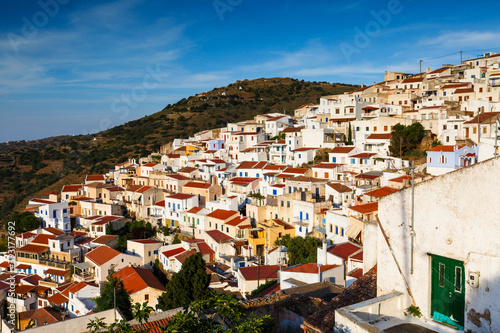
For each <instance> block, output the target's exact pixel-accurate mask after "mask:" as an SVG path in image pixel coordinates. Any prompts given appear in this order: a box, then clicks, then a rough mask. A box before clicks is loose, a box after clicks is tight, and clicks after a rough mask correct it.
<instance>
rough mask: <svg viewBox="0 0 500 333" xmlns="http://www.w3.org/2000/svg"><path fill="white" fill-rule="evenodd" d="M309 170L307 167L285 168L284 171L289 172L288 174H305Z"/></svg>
mask: <svg viewBox="0 0 500 333" xmlns="http://www.w3.org/2000/svg"><path fill="white" fill-rule="evenodd" d="M307 170H309V169H306V168H290V167H288V168H286V169H285V170H283V173H287V174H295V175H303V174H305V173H306V172H307Z"/></svg>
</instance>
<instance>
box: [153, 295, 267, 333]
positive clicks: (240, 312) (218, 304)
mask: <svg viewBox="0 0 500 333" xmlns="http://www.w3.org/2000/svg"><path fill="white" fill-rule="evenodd" d="M205 312H210V313H213V314H214V315H212V316H206V317H205V318H204V316H201V314H202V313H205ZM273 327H274V319H272V318H271V316H269V315H262V316H260V317H257V316H256V315H255V314H252V315H250V316H246V315H245V311H244V307H243V306H242V305H241V303H240V302H238V300H237V299H236V298H235V297H234V296H230V295H222V294H218V293H216V292H213V293H211V294H210V295H209V297H207V298H206V299H203V300H198V301H194V302H192V303H191V305H190V306H189V308H186V309H185V310H184V311H182V312H179V313H177V314H176V315H175V316H173V317H172V319H170V321H169V322H168V325H167V326H165V327H162V329H163V332H172V333H173V332H198V333H202V332H223V331H224V332H231V333H237V332H248V333H253V332H256V333H264V332H272V331H273Z"/></svg>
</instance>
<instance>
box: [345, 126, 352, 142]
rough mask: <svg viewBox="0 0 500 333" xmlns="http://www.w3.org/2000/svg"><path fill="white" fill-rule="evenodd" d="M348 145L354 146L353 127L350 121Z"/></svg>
mask: <svg viewBox="0 0 500 333" xmlns="http://www.w3.org/2000/svg"><path fill="white" fill-rule="evenodd" d="M345 144H346V145H347V146H352V145H353V144H354V143H353V142H352V127H351V123H350V122H349V132H348V134H347V141H346V142H345Z"/></svg>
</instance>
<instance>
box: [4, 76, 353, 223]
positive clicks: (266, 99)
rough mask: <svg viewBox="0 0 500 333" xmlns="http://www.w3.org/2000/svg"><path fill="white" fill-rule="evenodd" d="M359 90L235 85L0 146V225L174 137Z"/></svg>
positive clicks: (275, 81) (259, 82)
mask: <svg viewBox="0 0 500 333" xmlns="http://www.w3.org/2000/svg"><path fill="white" fill-rule="evenodd" d="M357 88H358V87H357V86H353V85H344V84H330V83H327V82H307V81H299V80H295V79H290V78H268V79H264V78H262V79H256V80H243V81H237V82H235V83H233V84H230V85H228V86H227V87H222V88H216V89H214V90H212V91H209V92H204V93H200V94H198V95H197V96H191V97H189V98H184V99H182V100H180V101H179V102H177V103H175V104H173V105H167V106H166V107H165V108H164V109H163V110H161V111H159V112H156V113H154V114H152V115H150V116H146V117H143V118H141V119H137V120H134V121H130V122H128V123H126V124H124V125H121V126H117V127H114V128H111V129H109V130H106V131H103V132H100V133H97V134H93V135H85V136H83V135H80V136H59V137H52V138H47V139H42V140H34V141H18V142H10V143H4V144H0V200H1V201H0V202H1V206H0V221H2V222H3V221H5V219H7V218H8V216H10V215H11V213H12V211H13V210H19V209H22V208H23V206H24V205H25V204H26V202H27V200H29V198H32V197H35V196H37V195H40V194H41V193H44V192H49V191H60V190H61V187H62V185H64V184H70V183H74V182H81V181H82V177H83V175H85V174H87V173H104V172H106V171H107V170H109V169H110V168H112V167H113V165H114V164H117V163H120V162H123V161H125V160H127V159H128V158H130V157H140V156H146V155H148V154H149V153H151V152H155V151H158V150H159V147H160V146H161V145H163V144H165V143H167V142H169V141H171V140H172V139H174V138H176V137H184V138H186V137H188V136H189V135H192V134H193V133H196V132H198V131H200V130H203V129H210V128H216V127H221V126H224V125H225V124H226V123H228V122H237V121H242V120H248V119H251V118H252V117H253V116H255V115H257V114H263V113H268V112H285V113H287V114H292V113H293V110H294V109H295V108H297V107H299V106H301V105H303V104H307V103H317V102H318V100H319V97H320V96H324V95H330V94H338V93H343V92H346V91H352V90H355V89H357Z"/></svg>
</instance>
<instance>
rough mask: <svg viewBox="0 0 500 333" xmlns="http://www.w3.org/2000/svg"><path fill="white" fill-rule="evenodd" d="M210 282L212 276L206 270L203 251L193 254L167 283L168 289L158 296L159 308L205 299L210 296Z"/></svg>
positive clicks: (171, 307)
mask: <svg viewBox="0 0 500 333" xmlns="http://www.w3.org/2000/svg"><path fill="white" fill-rule="evenodd" d="M209 284H210V276H209V275H208V274H207V272H206V264H205V260H203V257H202V254H201V252H198V253H196V254H193V255H191V256H189V257H188V258H187V259H186V260H185V261H184V263H183V264H182V268H181V270H180V271H179V272H178V273H177V274H175V275H174V276H173V277H172V280H170V282H169V283H167V286H166V288H167V291H166V292H164V293H163V294H162V295H161V296H160V297H159V298H158V308H159V309H161V310H164V311H165V310H169V309H174V308H177V307H180V306H187V305H188V304H189V303H191V302H193V301H196V300H200V299H204V298H206V297H207V296H208V285H209Z"/></svg>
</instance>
